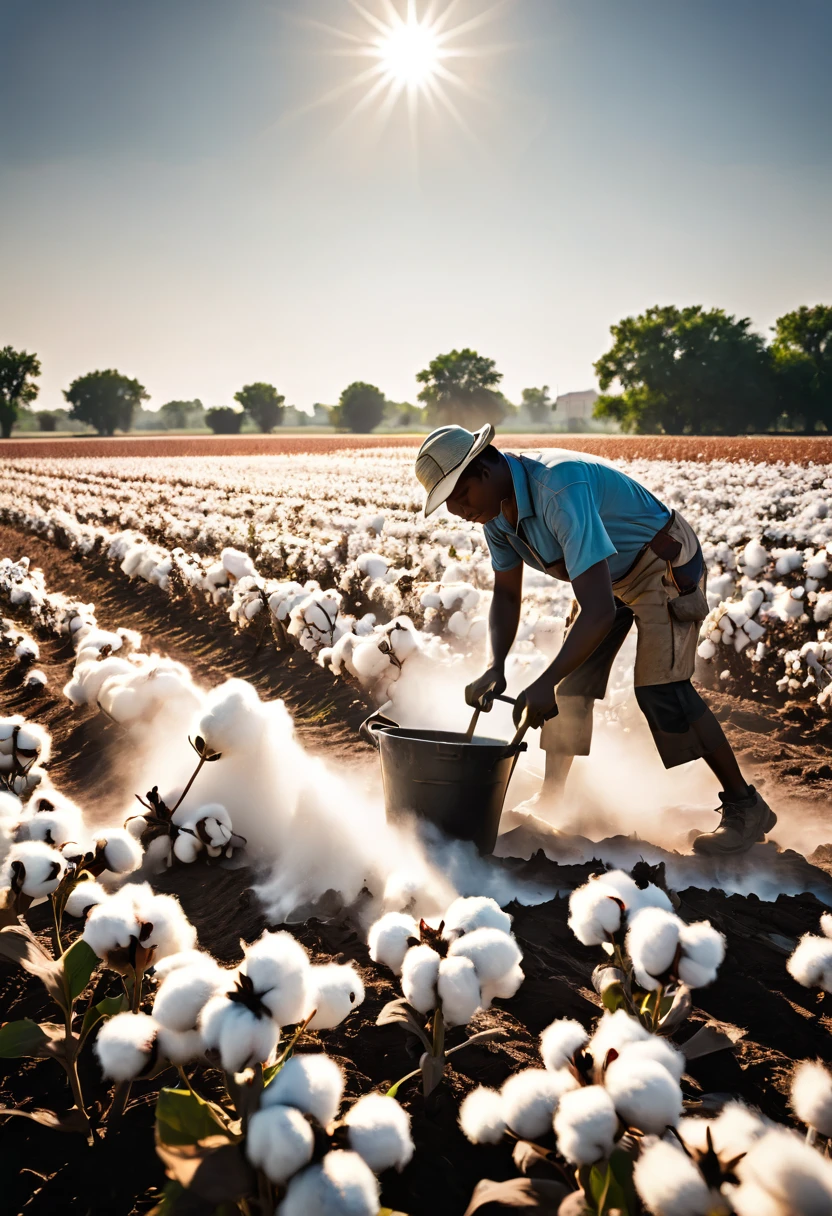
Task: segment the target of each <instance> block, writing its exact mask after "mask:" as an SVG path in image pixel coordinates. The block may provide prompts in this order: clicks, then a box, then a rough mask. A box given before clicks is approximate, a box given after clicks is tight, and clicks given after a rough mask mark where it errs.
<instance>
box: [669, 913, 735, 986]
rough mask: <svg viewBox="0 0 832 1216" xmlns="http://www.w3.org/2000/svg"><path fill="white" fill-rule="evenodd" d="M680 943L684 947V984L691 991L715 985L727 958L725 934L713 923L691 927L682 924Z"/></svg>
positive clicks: (681, 972)
mask: <svg viewBox="0 0 832 1216" xmlns="http://www.w3.org/2000/svg"><path fill="white" fill-rule="evenodd" d="M679 941H680V943H681V946H682V956H681V958H680V960H679V979H680V980H681V981H682V983H683V984H687V985H688V987H689V988H704V987H706V986H707V985H708V984H712V983H713V982H714V980H715V979H716V974H717V971H718V970H719V967H720V964H721V963H722V960H723V959H724V958H725V937H724V935H723V934H722V933H720V932H719V930H718V929H714V928H713V926H712V925H711V922H710V921H707V920H700V921H696V923H695V924H692V925H682V928H681V929H680V930H679Z"/></svg>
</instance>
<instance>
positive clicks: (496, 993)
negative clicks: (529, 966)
mask: <svg viewBox="0 0 832 1216" xmlns="http://www.w3.org/2000/svg"><path fill="white" fill-rule="evenodd" d="M525 978H526V977H525V975H524V974H523V968H522V967H521V966H520V964H519V963H518V964H517V966H516V967H512V968H511V969H510V970H509V971H507V972H506V973H505V975H501V976H500V978H499V979H498V980H493V981H492V982H491V983H484V984H483V985H482V1007H483V1009H488V1008H489V1007H490V1005H491V1002H492V1001H493V1000H495V999H496V998H498V997H499V998H500V999H501V1000H504V1001H508V1000H510V999H511V998H512V997H513V996H514V995H515V993H516V992H517V990H518V988H519V987H520V985H521V984H522V983H523V980H524V979H525Z"/></svg>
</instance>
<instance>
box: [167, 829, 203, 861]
mask: <svg viewBox="0 0 832 1216" xmlns="http://www.w3.org/2000/svg"><path fill="white" fill-rule="evenodd" d="M201 852H202V842H201V841H199V840H197V839H196V838H195V837H194V836H191V835H190V834H189V833H187V832H181V833H180V834H179V835H178V836H177V837H176V840H174V842H173V855H174V857H175V858H176V860H177V861H181V862H182V864H183V865H186V866H189V865H192V864H193V862H195V861H196V859H197V857H199V854H200V853H201Z"/></svg>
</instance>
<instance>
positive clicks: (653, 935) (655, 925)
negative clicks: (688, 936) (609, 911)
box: [626, 908, 683, 991]
mask: <svg viewBox="0 0 832 1216" xmlns="http://www.w3.org/2000/svg"><path fill="white" fill-rule="evenodd" d="M682 927H683V925H682V921H681V920H680V919H679V917H678V916H674V914H673V913H672V912H668V911H667V910H666V909H664V908H642V909H641V910H640V911H639V912H637V913H636V915H635V916H634V917H633V918H632V920H631V921H630V927H629V929H628V930H627V940H626V947H627V953H628V954H629V956H630V959H631V961H632V964H633V970H634V972H635V976H636V982H637V983H638V985H639V987H641V988H645V989H647V990H649V991H651V990H654V989H656V988H658V987H659V980H658V979H656V976H660V975H663V974H664V972H665V971H667V969H668V967H669V966H670V965H671V963H672V962H673V959H674V957H675V955H676V948H677V946H678V944H679V933H680V930H681V929H682Z"/></svg>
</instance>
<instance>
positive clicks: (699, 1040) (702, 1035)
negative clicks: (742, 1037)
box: [680, 1026, 734, 1060]
mask: <svg viewBox="0 0 832 1216" xmlns="http://www.w3.org/2000/svg"><path fill="white" fill-rule="evenodd" d="M680 1046H681V1051H682V1053H683V1055H684V1057H685V1059H686V1060H699V1059H701V1057H702V1056H709V1055H711V1054H712V1053H713V1052H715V1051H733V1049H734V1040H733V1039H732V1038H731V1037H730V1035H727V1034H726V1033H725V1031H724V1030H720V1029H719V1028H718V1027H717V1026H700V1028H699V1029H698V1030H697V1032H696V1034H693V1035H691V1037H690V1038H689V1039H688V1041H687V1042H686V1043H682V1044H681V1045H680Z"/></svg>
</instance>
